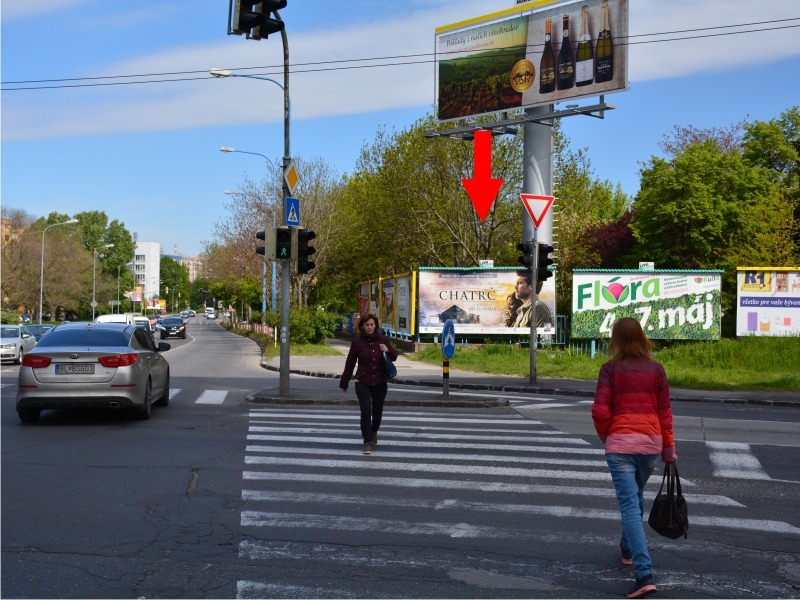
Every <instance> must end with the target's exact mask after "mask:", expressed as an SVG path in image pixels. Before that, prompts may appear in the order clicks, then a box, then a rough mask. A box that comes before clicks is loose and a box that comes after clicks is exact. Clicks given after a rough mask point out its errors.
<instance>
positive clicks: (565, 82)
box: [558, 15, 575, 90]
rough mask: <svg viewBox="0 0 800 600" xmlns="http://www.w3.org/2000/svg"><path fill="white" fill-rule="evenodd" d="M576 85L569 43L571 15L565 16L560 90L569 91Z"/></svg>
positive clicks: (559, 58)
mask: <svg viewBox="0 0 800 600" xmlns="http://www.w3.org/2000/svg"><path fill="white" fill-rule="evenodd" d="M574 85H575V66H574V65H573V64H572V45H571V44H570V41H569V15H564V32H563V34H562V36H561V50H560V51H559V53H558V89H560V90H568V89H570V88H571V87H572V86H574Z"/></svg>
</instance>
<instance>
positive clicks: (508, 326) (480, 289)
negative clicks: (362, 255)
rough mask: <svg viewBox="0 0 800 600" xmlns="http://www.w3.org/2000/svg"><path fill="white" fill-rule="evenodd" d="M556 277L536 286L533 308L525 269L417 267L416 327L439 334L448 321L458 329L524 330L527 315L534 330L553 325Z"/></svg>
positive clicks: (548, 331)
mask: <svg viewBox="0 0 800 600" xmlns="http://www.w3.org/2000/svg"><path fill="white" fill-rule="evenodd" d="M555 279H556V278H555V277H551V278H549V279H548V280H547V281H546V282H544V283H543V284H540V285H541V291H540V292H539V301H538V302H537V303H536V309H535V311H532V310H531V300H532V297H533V288H532V286H531V279H530V271H528V270H525V271H517V269H515V268H513V267H506V268H503V267H500V268H494V269H487V268H475V269H463V268H452V269H446V268H442V269H434V268H427V267H422V268H420V271H419V331H420V333H440V332H441V331H442V327H443V326H444V323H445V322H446V321H447V320H451V321H453V323H455V324H456V331H457V332H458V333H459V334H462V333H463V334H467V335H468V334H516V335H529V334H530V321H531V318H532V314H533V313H534V312H535V314H536V331H537V333H539V334H541V335H553V333H554V330H555V325H554V324H555V314H556V295H555V289H556V287H555Z"/></svg>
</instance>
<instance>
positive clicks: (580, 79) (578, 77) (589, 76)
mask: <svg viewBox="0 0 800 600" xmlns="http://www.w3.org/2000/svg"><path fill="white" fill-rule="evenodd" d="M593 79H594V57H593V55H592V36H591V35H589V7H588V6H584V7H583V8H582V9H581V37H579V38H578V51H577V53H576V56H575V85H576V86H578V87H580V86H582V85H591V83H592V80H593Z"/></svg>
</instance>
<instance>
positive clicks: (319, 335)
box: [259, 307, 342, 344]
mask: <svg viewBox="0 0 800 600" xmlns="http://www.w3.org/2000/svg"><path fill="white" fill-rule="evenodd" d="M259 317H260V315H259ZM259 321H260V318H259ZM341 321H342V317H341V316H340V315H337V314H335V313H332V312H328V311H326V310H323V309H320V308H316V307H309V308H300V307H292V311H291V314H290V316H289V329H290V334H291V336H290V341H291V343H292V344H321V343H322V342H323V341H324V340H325V338H328V337H333V334H334V332H335V331H336V327H337V325H338V324H339V323H340V322H341ZM267 325H271V326H272V327H280V325H281V315H280V312H279V311H272V310H271V311H268V312H267Z"/></svg>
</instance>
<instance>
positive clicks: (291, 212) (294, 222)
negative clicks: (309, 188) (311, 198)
mask: <svg viewBox="0 0 800 600" xmlns="http://www.w3.org/2000/svg"><path fill="white" fill-rule="evenodd" d="M286 224H287V225H289V226H290V227H299V226H300V200H298V199H297V198H286Z"/></svg>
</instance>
